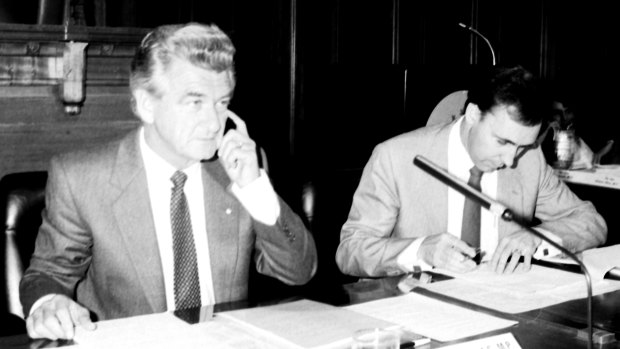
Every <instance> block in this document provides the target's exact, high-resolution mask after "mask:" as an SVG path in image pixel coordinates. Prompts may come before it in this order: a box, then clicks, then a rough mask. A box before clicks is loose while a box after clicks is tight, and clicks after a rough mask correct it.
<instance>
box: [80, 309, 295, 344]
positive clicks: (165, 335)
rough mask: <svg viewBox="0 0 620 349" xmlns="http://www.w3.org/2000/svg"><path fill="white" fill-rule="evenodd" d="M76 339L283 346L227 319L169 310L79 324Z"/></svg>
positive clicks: (84, 342) (96, 341) (87, 342)
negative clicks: (198, 319) (199, 318)
mask: <svg viewBox="0 0 620 349" xmlns="http://www.w3.org/2000/svg"><path fill="white" fill-rule="evenodd" d="M75 342H76V343H77V344H76V345H75V346H72V348H89V349H90V348H94V349H97V348H132V349H141V348H145V349H146V348H149V349H151V348H154V349H159V348H161V349H164V348H165V349H170V348H183V349H193V348H196V349H198V348H201V349H204V348H218V349H220V348H221V349H276V348H283V347H280V346H278V345H276V344H275V343H273V342H271V341H269V339H268V338H264V337H261V336H260V335H257V334H254V333H249V332H248V331H247V329H245V328H243V327H241V326H239V325H238V324H235V323H232V322H230V321H226V320H223V319H215V320H211V321H207V322H202V323H198V324H195V325H190V324H188V323H186V322H184V321H182V320H180V319H178V318H176V317H175V316H174V315H173V314H171V313H159V314H151V315H143V316H136V317H130V318H124V319H117V320H109V321H101V322H98V323H97V329H96V330H94V331H86V330H83V329H79V328H78V329H77V331H76V336H75Z"/></svg>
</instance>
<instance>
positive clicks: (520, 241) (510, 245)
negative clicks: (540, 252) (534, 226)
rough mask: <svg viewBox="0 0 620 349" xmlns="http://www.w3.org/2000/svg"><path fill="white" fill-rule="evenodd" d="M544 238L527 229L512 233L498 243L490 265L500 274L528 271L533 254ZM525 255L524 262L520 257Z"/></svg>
mask: <svg viewBox="0 0 620 349" xmlns="http://www.w3.org/2000/svg"><path fill="white" fill-rule="evenodd" d="M541 242H542V240H541V239H540V238H538V237H536V236H534V235H532V234H530V233H529V232H527V231H517V232H515V233H513V234H510V235H508V236H506V237H504V238H503V239H501V240H500V242H499V243H498V244H497V248H496V249H495V252H494V253H493V257H492V258H491V263H490V265H489V267H490V268H491V270H494V271H495V272H496V273H498V274H512V273H513V272H526V271H529V270H530V269H531V267H532V256H533V255H534V252H536V248H537V247H538V246H539V245H540V243H541ZM521 257H523V263H519V259H520V258H521Z"/></svg>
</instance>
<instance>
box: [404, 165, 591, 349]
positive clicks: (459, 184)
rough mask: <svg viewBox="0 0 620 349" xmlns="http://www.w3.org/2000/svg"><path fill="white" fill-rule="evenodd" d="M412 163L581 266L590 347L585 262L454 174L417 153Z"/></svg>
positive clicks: (589, 337) (587, 276) (587, 278)
mask: <svg viewBox="0 0 620 349" xmlns="http://www.w3.org/2000/svg"><path fill="white" fill-rule="evenodd" d="M413 164H414V165H416V166H418V167H419V168H421V169H422V170H423V171H424V172H426V173H428V174H430V175H431V176H433V177H435V178H436V179H438V180H440V181H441V182H443V183H444V184H446V185H448V186H449V187H450V188H452V189H455V190H456V191H458V192H459V193H461V194H463V195H464V196H466V197H467V198H469V199H472V200H475V201H476V202H477V203H479V204H480V206H482V207H484V208H486V209H487V210H489V211H491V213H493V214H494V215H496V216H498V217H500V218H502V219H503V220H505V221H507V222H511V221H512V222H515V223H517V224H518V225H519V226H520V227H521V228H523V229H524V230H527V231H528V232H530V233H531V234H533V235H535V236H537V237H539V238H541V239H543V240H544V241H546V242H548V243H549V244H550V245H552V246H553V247H555V248H557V249H558V250H560V251H562V253H564V254H565V255H567V256H568V257H570V258H571V259H572V260H574V261H575V262H576V263H577V264H578V265H579V267H580V268H581V272H582V273H583V275H584V276H585V278H586V286H587V290H588V298H587V304H588V318H587V320H588V349H592V344H593V340H592V279H591V277H590V273H589V272H588V269H587V268H586V266H585V264H583V262H582V261H581V260H579V258H577V256H576V255H575V254H574V253H572V252H570V251H569V250H567V249H566V248H564V247H563V246H562V245H560V244H558V243H557V242H555V241H553V240H552V239H550V238H548V237H547V236H545V235H544V234H542V233H541V232H539V231H538V230H536V229H533V228H532V227H530V226H529V224H528V223H527V222H526V221H525V220H523V219H522V218H520V217H517V216H515V215H514V214H513V212H512V211H511V210H510V209H509V208H507V207H506V206H504V205H502V204H501V203H499V202H497V201H495V200H493V199H491V198H490V197H488V196H487V195H485V194H483V193H482V192H479V191H477V190H475V189H474V188H472V187H470V186H469V185H467V183H465V181H463V180H461V179H459V178H457V177H455V176H454V175H452V174H451V173H449V172H448V171H446V170H445V169H443V168H441V167H439V166H438V165H436V164H434V163H433V162H431V161H430V160H428V159H427V158H425V157H424V156H422V155H417V156H416V157H415V158H414V159H413Z"/></svg>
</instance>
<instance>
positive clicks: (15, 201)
mask: <svg viewBox="0 0 620 349" xmlns="http://www.w3.org/2000/svg"><path fill="white" fill-rule="evenodd" d="M46 181H47V172H44V171H39V172H22V173H12V174H8V175H6V176H4V177H3V178H2V180H0V219H1V220H2V222H4V235H3V238H2V239H0V241H1V243H0V257H2V258H0V264H1V265H0V267H1V269H2V272H3V273H2V288H1V291H0V292H1V293H2V296H3V297H2V298H1V299H2V302H1V303H0V319H2V324H3V326H1V327H0V336H7V335H12V334H17V333H25V323H24V320H23V313H22V307H21V303H20V301H19V281H20V280H21V277H22V275H23V273H24V270H25V269H26V268H27V267H28V265H29V262H30V256H31V255H32V252H33V251H34V242H35V239H36V236H37V233H38V229H39V226H40V225H41V211H42V210H43V207H44V206H45V199H44V198H45V183H46Z"/></svg>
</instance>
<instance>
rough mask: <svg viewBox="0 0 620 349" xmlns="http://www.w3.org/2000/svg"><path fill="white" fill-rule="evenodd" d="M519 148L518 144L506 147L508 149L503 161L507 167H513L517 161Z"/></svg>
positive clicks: (503, 155)
mask: <svg viewBox="0 0 620 349" xmlns="http://www.w3.org/2000/svg"><path fill="white" fill-rule="evenodd" d="M518 149H519V148H518V147H516V146H510V147H506V150H505V151H504V153H503V154H502V162H503V163H504V166H506V167H507V168H509V167H512V165H513V164H514V162H515V158H516V157H517V150H518Z"/></svg>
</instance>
